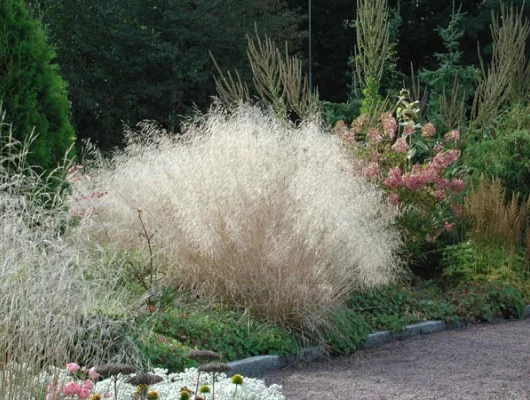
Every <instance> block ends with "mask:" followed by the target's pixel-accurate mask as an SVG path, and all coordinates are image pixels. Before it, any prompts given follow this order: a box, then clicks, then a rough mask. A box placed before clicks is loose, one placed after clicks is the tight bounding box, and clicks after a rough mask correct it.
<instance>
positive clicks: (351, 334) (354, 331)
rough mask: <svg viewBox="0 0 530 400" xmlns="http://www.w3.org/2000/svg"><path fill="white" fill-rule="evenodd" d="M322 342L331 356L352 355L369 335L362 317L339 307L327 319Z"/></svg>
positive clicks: (368, 329)
mask: <svg viewBox="0 0 530 400" xmlns="http://www.w3.org/2000/svg"><path fill="white" fill-rule="evenodd" d="M327 325H328V327H327V329H326V330H324V332H323V337H322V342H323V343H324V344H325V345H326V347H327V348H328V350H329V351H330V353H331V354H341V355H346V354H352V353H353V352H355V350H357V348H358V347H359V344H361V342H362V341H363V340H364V339H366V337H367V336H368V334H369V333H370V327H369V326H368V324H367V323H366V322H365V320H364V319H363V317H362V316H361V315H360V314H358V313H357V312H355V311H353V310H352V309H350V308H348V307H345V306H343V307H340V308H338V309H337V310H336V311H334V312H333V313H332V314H331V315H330V316H329V317H328V319H327Z"/></svg>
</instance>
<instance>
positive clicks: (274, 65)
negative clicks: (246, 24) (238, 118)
mask: <svg viewBox="0 0 530 400" xmlns="http://www.w3.org/2000/svg"><path fill="white" fill-rule="evenodd" d="M247 40H248V45H247V46H248V47H247V56H248V60H249V63H250V67H251V69H252V74H253V83H254V87H255V89H256V91H257V93H258V96H259V98H260V100H261V101H262V102H264V103H266V104H271V105H272V106H273V109H274V111H275V112H276V114H277V115H279V116H281V117H286V116H288V114H289V112H290V111H293V112H295V113H296V114H297V116H298V117H299V118H300V119H307V118H311V117H314V116H315V115H317V114H318V110H319V98H318V91H315V92H311V91H310V90H309V84H308V78H307V75H305V74H304V73H303V68H302V61H301V60H300V59H299V58H297V57H295V56H289V53H288V51H287V46H286V49H285V57H283V56H282V54H281V52H280V50H279V49H278V47H277V46H276V44H275V43H274V42H273V41H272V40H271V39H270V38H269V37H267V36H265V38H264V39H263V40H262V39H261V38H260V37H259V35H258V32H257V31H256V37H255V38H251V37H250V36H248V37H247ZM211 57H212V60H213V62H214V64H215V67H216V68H217V71H218V72H219V76H220V77H219V78H215V83H216V89H217V94H218V96H219V98H220V100H221V101H222V102H223V103H225V104H234V103H236V104H239V103H245V102H250V94H249V90H248V86H247V84H246V83H244V82H242V80H241V78H240V75H239V73H238V72H237V71H236V72H235V74H236V78H234V77H233V76H232V75H231V74H230V72H228V73H227V75H226V76H225V75H224V74H223V73H222V71H221V69H220V68H219V66H218V64H217V62H216V61H215V59H214V57H213V55H211Z"/></svg>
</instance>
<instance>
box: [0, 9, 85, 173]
mask: <svg viewBox="0 0 530 400" xmlns="http://www.w3.org/2000/svg"><path fill="white" fill-rule="evenodd" d="M54 58H55V53H54V51H53V50H52V48H51V47H50V45H49V44H48V43H47V38H46V34H45V32H44V30H43V28H42V27H41V25H40V24H39V22H38V21H36V20H34V19H33V18H32V17H31V16H30V14H29V12H28V11H27V10H26V8H25V6H24V3H23V2H22V1H20V0H3V1H2V2H1V4H0V101H1V102H2V103H3V107H4V109H7V110H9V119H10V121H11V123H12V124H13V132H14V135H15V138H16V139H18V140H21V141H22V140H23V139H24V138H25V137H27V136H28V135H30V134H31V132H32V131H33V129H34V130H35V133H36V134H37V135H38V137H37V139H36V140H35V142H34V143H33V145H32V147H31V149H30V150H31V154H30V155H29V162H30V164H33V165H37V166H40V167H42V168H45V169H53V168H55V167H56V166H57V165H58V164H59V163H61V162H62V160H63V159H64V157H65V155H66V152H67V150H68V149H69V147H70V146H71V145H72V144H73V142H74V139H75V136H74V130H73V128H72V126H71V125H70V122H69V103H68V99H67V96H66V84H65V82H64V81H63V79H62V78H61V76H60V75H59V69H58V67H57V65H55V64H53V60H54Z"/></svg>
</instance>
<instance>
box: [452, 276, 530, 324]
mask: <svg viewBox="0 0 530 400" xmlns="http://www.w3.org/2000/svg"><path fill="white" fill-rule="evenodd" d="M450 296H451V298H452V301H453V302H454V304H455V305H456V306H457V313H458V315H459V316H460V317H462V318H465V319H466V320H467V321H471V322H474V321H488V322H491V321H492V320H493V319H494V318H510V319H513V318H521V317H522V315H523V312H524V307H525V303H524V300H523V297H522V296H521V293H520V292H519V291H517V289H515V288H514V287H513V286H511V285H509V284H506V283H500V282H495V283H492V282H470V283H465V284H462V285H460V286H459V287H458V288H456V289H455V290H454V291H453V292H452V293H451V294H450Z"/></svg>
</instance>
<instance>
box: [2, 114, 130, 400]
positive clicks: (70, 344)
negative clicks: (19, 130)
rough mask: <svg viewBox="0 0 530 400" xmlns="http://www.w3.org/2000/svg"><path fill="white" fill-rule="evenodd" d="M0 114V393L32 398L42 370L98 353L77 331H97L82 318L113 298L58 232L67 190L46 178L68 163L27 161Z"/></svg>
mask: <svg viewBox="0 0 530 400" xmlns="http://www.w3.org/2000/svg"><path fill="white" fill-rule="evenodd" d="M0 115H1V119H0V326H1V329H0V398H2V399H6V400H10V399H19V400H20V399H21V400H24V399H35V398H37V397H36V396H37V395H36V394H35V391H38V390H40V389H42V383H43V382H38V381H36V378H35V377H36V376H37V374H38V373H39V371H40V370H41V369H42V368H45V367H48V366H50V365H55V366H61V367H62V366H64V365H65V364H66V363H67V362H71V361H72V360H78V359H83V360H85V361H86V362H87V363H89V362H93V361H96V360H98V359H100V358H103V353H104V351H105V347H104V346H103V339H102V340H101V341H99V342H98V341H97V340H94V341H93V343H92V344H93V346H94V347H93V348H84V347H82V346H80V337H81V335H80V334H81V332H82V331H84V330H85V329H88V330H90V329H95V330H97V331H98V332H99V333H100V335H101V332H102V331H105V330H106V327H108V325H107V323H108V321H104V320H101V321H98V322H97V323H96V322H90V323H89V324H88V325H87V321H89V319H88V318H87V316H88V315H89V314H90V313H91V312H92V311H93V310H94V309H95V308H97V307H102V308H105V309H109V310H112V309H116V307H119V304H117V303H118V302H117V301H116V304H115V303H113V301H112V300H111V299H110V295H111V294H112V293H111V289H112V286H113V281H112V280H110V279H109V280H103V279H96V278H95V279H94V280H88V279H87V276H88V275H89V274H90V273H91V272H92V268H93V267H94V265H95V264H94V260H93V258H92V255H91V254H90V253H89V252H88V251H86V249H85V248H78V247H76V246H74V245H73V244H72V243H71V242H70V241H69V240H68V237H67V236H66V235H65V231H68V230H69V227H70V226H71V225H72V222H73V219H72V217H71V216H70V215H69V213H68V212H67V208H66V206H65V204H66V203H65V199H66V197H67V193H66V190H65V189H64V187H65V185H64V184H60V183H59V184H57V183H56V182H53V184H52V182H51V179H52V178H51V177H53V178H55V177H57V176H61V175H63V176H64V174H65V171H66V170H67V168H68V166H67V165H65V166H63V167H61V168H60V171H55V172H52V173H51V174H50V175H49V176H44V175H39V174H38V173H36V172H35V170H34V169H32V168H31V167H30V166H29V165H28V164H27V162H26V156H27V153H28V147H29V142H24V143H20V142H18V141H16V140H15V139H14V138H13V135H12V130H11V126H10V125H9V124H7V123H6V122H5V113H4V112H2V111H1V110H0ZM30 140H32V139H31V137H30V138H29V139H28V141H30ZM96 325H97V326H96Z"/></svg>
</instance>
